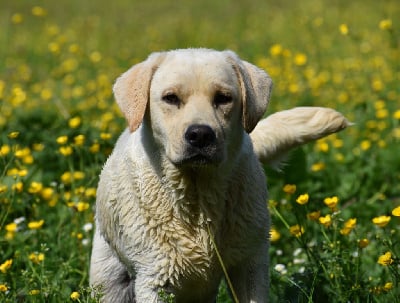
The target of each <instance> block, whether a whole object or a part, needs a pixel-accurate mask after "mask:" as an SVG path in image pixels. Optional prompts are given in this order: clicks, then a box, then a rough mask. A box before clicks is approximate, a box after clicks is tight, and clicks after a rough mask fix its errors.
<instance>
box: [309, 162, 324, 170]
mask: <svg viewBox="0 0 400 303" xmlns="http://www.w3.org/2000/svg"><path fill="white" fill-rule="evenodd" d="M324 169H325V163H323V162H317V163H314V164H313V165H312V166H311V171H313V172H318V171H321V170H324Z"/></svg>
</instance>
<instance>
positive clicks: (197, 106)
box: [150, 53, 243, 164]
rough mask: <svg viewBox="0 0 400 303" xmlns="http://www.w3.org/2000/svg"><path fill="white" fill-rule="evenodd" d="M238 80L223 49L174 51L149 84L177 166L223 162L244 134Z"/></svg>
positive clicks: (155, 124) (160, 137)
mask: <svg viewBox="0 0 400 303" xmlns="http://www.w3.org/2000/svg"><path fill="white" fill-rule="evenodd" d="M241 113H242V100H241V90H240V83H239V79H238V77H237V75H236V73H235V70H234V68H233V67H232V65H230V64H229V62H228V61H227V60H226V58H225V57H224V56H223V55H221V53H213V54H209V53H201V54H198V55H197V56H196V57H193V56H192V55H189V54H186V53H185V54H182V53H174V54H170V55H169V56H168V57H167V58H165V59H164V61H163V62H162V64H160V66H159V67H158V69H157V70H156V72H155V73H154V76H153V79H152V81H151V84H150V123H151V128H152V130H153V135H154V137H155V139H156V141H157V142H160V143H161V146H162V147H163V148H164V149H165V154H166V156H167V157H168V158H169V160H170V161H171V162H173V163H174V164H186V163H187V164H205V163H218V162H220V161H222V160H224V159H226V155H227V149H229V148H231V147H230V146H229V145H237V144H235V141H236V142H237V141H239V140H240V139H241V137H242V135H241V132H242V131H243V127H242V124H241Z"/></svg>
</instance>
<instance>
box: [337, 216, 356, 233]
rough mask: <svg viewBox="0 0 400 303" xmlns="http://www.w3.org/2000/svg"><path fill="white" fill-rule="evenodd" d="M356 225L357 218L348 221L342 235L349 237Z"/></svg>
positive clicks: (341, 231)
mask: <svg viewBox="0 0 400 303" xmlns="http://www.w3.org/2000/svg"><path fill="white" fill-rule="evenodd" d="M356 223H357V219H356V218H352V219H349V220H347V221H346V222H345V223H344V227H343V228H342V229H341V230H340V233H341V234H342V235H344V236H346V235H348V234H349V233H350V232H351V231H352V230H353V228H354V227H355V226H356Z"/></svg>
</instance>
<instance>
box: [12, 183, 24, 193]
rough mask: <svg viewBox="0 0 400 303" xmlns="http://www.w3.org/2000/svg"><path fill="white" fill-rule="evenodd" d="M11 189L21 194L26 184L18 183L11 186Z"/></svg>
mask: <svg viewBox="0 0 400 303" xmlns="http://www.w3.org/2000/svg"><path fill="white" fill-rule="evenodd" d="M11 189H12V190H13V191H16V192H17V193H21V192H22V191H23V189H24V184H23V183H22V182H17V183H15V184H13V185H12V186H11Z"/></svg>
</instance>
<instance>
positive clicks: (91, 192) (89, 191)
mask: <svg viewBox="0 0 400 303" xmlns="http://www.w3.org/2000/svg"><path fill="white" fill-rule="evenodd" d="M85 196H86V197H88V198H90V197H96V188H95V187H89V188H87V189H86V190H85Z"/></svg>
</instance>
